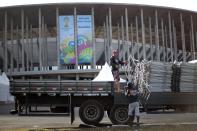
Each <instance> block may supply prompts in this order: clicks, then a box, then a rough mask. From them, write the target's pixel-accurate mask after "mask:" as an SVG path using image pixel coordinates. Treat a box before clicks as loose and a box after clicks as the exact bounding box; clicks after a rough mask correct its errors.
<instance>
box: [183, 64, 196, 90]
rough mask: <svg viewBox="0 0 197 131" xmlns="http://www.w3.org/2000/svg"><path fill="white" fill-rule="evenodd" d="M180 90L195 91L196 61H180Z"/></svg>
mask: <svg viewBox="0 0 197 131" xmlns="http://www.w3.org/2000/svg"><path fill="white" fill-rule="evenodd" d="M180 92H197V63H195V64H194V63H182V64H181V75H180Z"/></svg>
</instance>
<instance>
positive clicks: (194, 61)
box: [188, 60, 197, 64]
mask: <svg viewBox="0 0 197 131" xmlns="http://www.w3.org/2000/svg"><path fill="white" fill-rule="evenodd" d="M188 63H192V64H195V63H197V60H192V61H189V62H188Z"/></svg>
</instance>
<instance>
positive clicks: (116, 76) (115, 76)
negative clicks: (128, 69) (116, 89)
mask: <svg viewBox="0 0 197 131" xmlns="http://www.w3.org/2000/svg"><path fill="white" fill-rule="evenodd" d="M112 74H113V76H114V81H120V75H119V71H118V70H116V71H112Z"/></svg>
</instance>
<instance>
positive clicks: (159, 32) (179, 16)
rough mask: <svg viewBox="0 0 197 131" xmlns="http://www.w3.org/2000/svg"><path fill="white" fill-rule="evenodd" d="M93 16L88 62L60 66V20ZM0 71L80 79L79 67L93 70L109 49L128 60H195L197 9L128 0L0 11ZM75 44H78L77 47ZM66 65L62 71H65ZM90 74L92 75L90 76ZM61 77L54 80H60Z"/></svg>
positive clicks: (3, 9) (10, 8)
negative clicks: (90, 56)
mask: <svg viewBox="0 0 197 131" xmlns="http://www.w3.org/2000/svg"><path fill="white" fill-rule="evenodd" d="M61 15H73V16H74V19H75V20H74V34H75V36H74V38H75V42H77V36H76V34H77V23H76V16H77V15H91V16H92V21H93V22H92V27H93V28H92V31H93V34H92V40H93V42H92V45H93V59H92V62H91V64H90V65H79V63H78V61H76V64H75V65H61V64H60V61H59V44H60V38H59V30H60V29H59V26H58V25H59V19H58V16H61ZM0 18H1V21H0V70H1V71H4V72H6V73H7V74H8V75H9V76H12V77H17V78H19V77H20V79H21V78H22V79H26V78H27V76H28V79H31V78H30V77H29V76H36V77H38V78H39V79H43V75H38V74H42V73H46V72H47V73H49V74H50V73H52V74H53V73H54V74H58V73H57V72H58V71H60V70H61V71H62V70H63V72H65V73H69V70H68V69H73V70H72V71H73V72H76V73H74V75H72V77H74V78H76V79H81V76H80V75H79V74H78V72H81V71H80V69H88V70H89V71H90V72H97V71H98V70H97V69H98V68H99V67H100V65H103V64H104V63H105V61H109V57H110V55H111V50H112V49H119V52H120V54H119V56H120V58H121V59H123V60H127V59H128V56H129V55H133V56H134V58H135V59H139V60H142V59H146V60H152V61H164V62H170V61H174V60H177V61H183V62H186V61H189V60H193V59H196V50H197V13H196V12H192V11H187V10H180V9H174V8H166V7H156V6H146V5H128V4H95V3H92V4H80V3H78V4H67V3H62V4H42V5H25V6H12V7H2V8H1V9H0ZM76 48H77V47H76ZM64 69H66V70H64ZM92 76H94V73H93V75H92ZM61 77H62V76H61V75H58V76H57V79H59V80H60V79H62V78H61Z"/></svg>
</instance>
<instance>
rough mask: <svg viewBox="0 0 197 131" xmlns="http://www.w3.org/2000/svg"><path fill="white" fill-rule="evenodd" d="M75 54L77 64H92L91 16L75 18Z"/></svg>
mask: <svg viewBox="0 0 197 131" xmlns="http://www.w3.org/2000/svg"><path fill="white" fill-rule="evenodd" d="M77 33H78V35H77V36H78V37H77V52H78V63H79V64H90V63H91V62H92V56H93V50H92V17H91V15H78V16H77Z"/></svg>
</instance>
